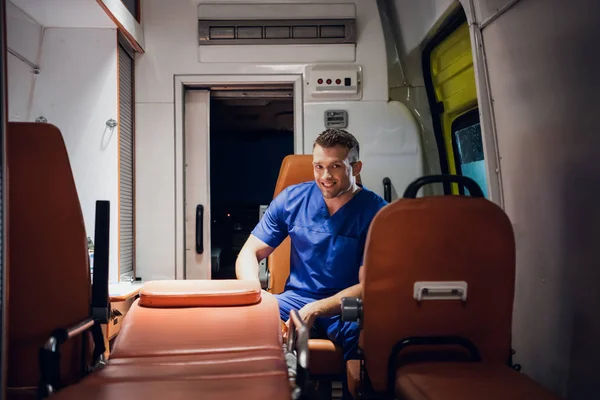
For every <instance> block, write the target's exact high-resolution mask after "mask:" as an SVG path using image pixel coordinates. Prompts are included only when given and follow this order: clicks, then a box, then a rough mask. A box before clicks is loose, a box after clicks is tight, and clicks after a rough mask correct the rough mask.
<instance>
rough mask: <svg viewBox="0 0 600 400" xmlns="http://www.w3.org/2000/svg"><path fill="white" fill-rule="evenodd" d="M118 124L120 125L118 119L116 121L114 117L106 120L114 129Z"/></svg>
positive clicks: (107, 124)
mask: <svg viewBox="0 0 600 400" xmlns="http://www.w3.org/2000/svg"><path fill="white" fill-rule="evenodd" d="M117 125H118V123H117V121H115V120H114V119H112V118H111V119H109V120H108V121H106V126H108V127H109V128H110V129H114V128H115V127H116V126H117Z"/></svg>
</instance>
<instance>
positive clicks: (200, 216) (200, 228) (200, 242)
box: [196, 204, 204, 254]
mask: <svg viewBox="0 0 600 400" xmlns="http://www.w3.org/2000/svg"><path fill="white" fill-rule="evenodd" d="M196 253H197V254H202V253H204V206H203V205H202V204H198V205H197V206H196Z"/></svg>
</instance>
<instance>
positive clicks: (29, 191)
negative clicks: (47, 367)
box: [7, 122, 108, 399]
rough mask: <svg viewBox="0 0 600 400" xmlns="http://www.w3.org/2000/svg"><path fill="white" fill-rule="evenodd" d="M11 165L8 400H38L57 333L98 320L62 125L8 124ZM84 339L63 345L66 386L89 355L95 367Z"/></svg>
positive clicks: (77, 337) (62, 370)
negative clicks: (45, 351)
mask: <svg viewBox="0 0 600 400" xmlns="http://www.w3.org/2000/svg"><path fill="white" fill-rule="evenodd" d="M7 165H8V168H7V171H8V179H7V181H8V190H7V192H8V203H9V208H8V221H7V226H8V244H9V247H10V248H9V251H8V264H9V266H10V269H9V276H8V289H9V290H8V293H9V294H8V346H7V349H8V371H7V381H8V384H7V396H8V398H9V399H11V398H19V399H22V398H35V397H36V390H37V386H38V384H39V382H40V378H41V376H40V370H39V363H38V359H39V356H40V355H39V350H40V348H42V347H43V346H44V344H45V343H46V341H47V340H48V339H49V338H50V336H51V335H52V333H53V331H54V330H55V329H58V328H64V329H67V328H69V327H73V326H74V325H76V324H79V323H81V322H83V321H84V320H86V319H89V318H90V317H91V314H90V299H91V281H90V267H89V257H88V250H87V235H86V230H85V225H84V221H83V215H82V212H81V207H80V204H79V198H78V195H77V190H76V187H75V182H74V180H73V175H72V172H71V166H70V164H69V159H68V155H67V150H66V147H65V144H64V142H63V139H62V135H61V133H60V131H59V130H58V129H57V128H56V127H55V126H53V125H50V124H39V123H23V122H12V123H9V124H8V131H7ZM100 275H101V273H100V271H98V276H100ZM106 285H107V288H106V292H107V299H108V281H107V282H106ZM97 328H98V329H99V325H98V326H97ZM98 332H100V334H101V331H98ZM86 336H87V334H86ZM82 339H83V336H81V335H75V337H73V339H71V340H68V341H67V342H65V343H64V344H63V345H62V346H60V352H61V358H60V377H59V378H60V381H61V382H62V383H64V384H72V383H74V382H77V381H78V380H79V379H81V378H82V377H83V375H84V370H83V368H82V367H83V366H82V357H83V356H84V355H85V356H86V359H87V360H88V361H91V354H88V352H87V351H85V352H83V342H82ZM86 339H89V338H86ZM89 343H90V341H89V340H88V344H89ZM88 356H89V357H88Z"/></svg>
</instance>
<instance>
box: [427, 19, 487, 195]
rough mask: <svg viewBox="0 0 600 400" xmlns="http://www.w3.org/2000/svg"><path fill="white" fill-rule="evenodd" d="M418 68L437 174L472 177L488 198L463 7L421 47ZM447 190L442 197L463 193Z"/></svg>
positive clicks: (471, 56) (467, 31)
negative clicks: (429, 113) (420, 66)
mask: <svg viewBox="0 0 600 400" xmlns="http://www.w3.org/2000/svg"><path fill="white" fill-rule="evenodd" d="M423 68H424V71H423V74H424V77H425V81H426V88H427V95H428V99H429V104H430V108H431V110H432V117H433V126H434V131H435V135H436V140H437V144H438V150H439V154H440V162H441V169H442V173H444V174H453V175H463V176H467V177H469V178H471V179H474V180H475V181H476V182H477V183H478V184H479V185H480V187H481V189H482V190H483V192H484V194H485V196H486V197H488V183H487V171H486V167H485V159H484V152H483V141H482V137H481V125H480V121H479V108H478V103H477V88H476V84H475V73H474V69H473V53H472V48H471V37H470V34H469V26H468V23H467V19H466V15H465V13H464V11H463V10H462V9H461V10H459V11H458V12H457V13H456V14H455V15H454V16H452V17H451V18H449V20H448V21H447V23H446V25H445V27H443V28H442V29H441V30H440V32H439V33H438V34H437V35H436V36H435V37H434V38H433V39H432V40H431V42H430V43H428V45H427V46H426V48H425V50H424V52H423ZM451 186H452V188H451V189H450V185H448V184H446V185H445V191H446V193H447V194H449V193H450V192H451V193H454V194H457V193H461V194H462V193H463V192H464V188H462V186H459V185H456V184H452V185H451Z"/></svg>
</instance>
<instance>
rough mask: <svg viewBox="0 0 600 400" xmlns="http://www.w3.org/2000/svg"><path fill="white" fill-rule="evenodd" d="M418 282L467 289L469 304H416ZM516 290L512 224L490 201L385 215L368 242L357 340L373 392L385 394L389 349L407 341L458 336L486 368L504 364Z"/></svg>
mask: <svg viewBox="0 0 600 400" xmlns="http://www.w3.org/2000/svg"><path fill="white" fill-rule="evenodd" d="M417 282H426V284H425V287H433V285H432V284H431V282H443V283H446V284H447V283H449V282H466V283H467V291H466V293H467V297H466V300H465V301H463V300H460V299H459V300H456V299H443V300H434V299H430V300H425V299H422V300H421V301H418V300H417V299H416V298H415V283H417ZM514 282H515V243H514V235H513V230H512V226H511V223H510V221H509V219H508V217H507V215H506V214H505V213H504V211H503V210H502V209H501V208H500V207H498V206H497V205H495V204H494V203H492V202H490V201H488V200H486V199H485V198H473V197H465V196H435V197H424V198H410V199H399V200H397V201H396V202H394V203H391V204H390V205H388V206H387V207H385V208H383V209H382V210H380V212H379V213H378V214H377V215H376V216H375V218H374V219H373V222H372V224H371V226H370V230H369V233H368V236H367V242H366V249H365V271H364V281H363V284H364V287H363V312H364V319H363V330H362V333H361V339H360V343H361V347H362V349H363V350H364V355H365V365H366V368H367V373H368V375H369V378H370V381H371V384H372V385H373V389H374V390H376V391H384V390H386V388H387V386H386V385H387V384H388V378H387V367H388V358H389V356H390V353H391V351H392V348H393V347H394V345H395V344H396V343H397V342H399V341H400V340H402V339H405V338H410V337H427V336H429V337H430V336H442V335H443V336H460V337H463V338H466V339H468V340H470V341H471V342H472V343H473V344H475V346H477V348H478V349H479V352H480V355H481V359H482V360H483V361H487V362H491V363H498V364H506V362H507V361H508V360H509V357H510V350H511V349H510V346H511V326H512V311H513V295H514ZM450 287H456V285H455V284H453V283H450ZM459 294H460V292H459ZM429 295H435V291H430V292H429ZM414 355H415V354H411V356H414Z"/></svg>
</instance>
